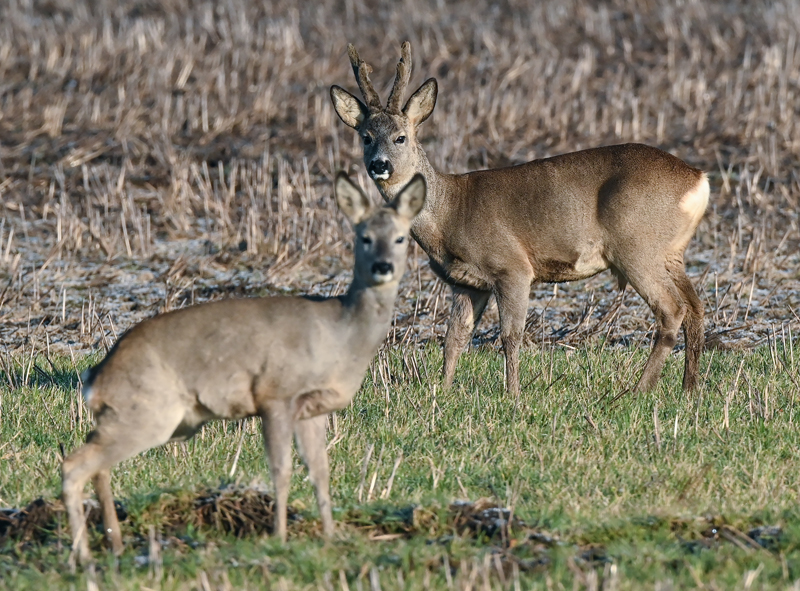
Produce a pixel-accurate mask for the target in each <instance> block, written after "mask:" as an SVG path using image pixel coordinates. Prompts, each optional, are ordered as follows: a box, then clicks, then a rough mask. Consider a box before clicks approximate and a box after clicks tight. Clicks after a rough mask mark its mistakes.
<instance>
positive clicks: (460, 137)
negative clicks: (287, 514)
mask: <svg viewBox="0 0 800 591" xmlns="http://www.w3.org/2000/svg"><path fill="white" fill-rule="evenodd" d="M799 37H800V3H798V2H797V1H796V0H780V1H775V2H769V3H752V2H748V1H746V0H724V1H720V2H706V1H703V0H684V1H681V2H677V1H676V2H658V1H655V0H612V1H609V2H603V3H595V2H588V1H586V0H557V1H556V0H553V1H543V2H536V3H531V2H528V1H527V0H505V1H503V2H488V1H481V0H471V1H466V2H450V1H446V0H440V1H437V2H433V3H429V2H422V1H420V0H403V1H402V2H395V3H374V2H366V1H364V0H341V1H339V0H321V1H320V2H302V3H300V2H297V3H295V2H289V1H288V0H271V1H264V2H259V1H255V0H247V1H242V2H233V1H228V0H223V1H220V2H202V1H198V2H194V1H190V0H162V1H152V0H9V1H7V2H3V3H2V6H0V508H4V507H19V508H21V507H25V506H27V505H28V504H29V503H30V502H31V501H33V500H34V499H36V498H38V497H44V498H45V500H46V501H48V502H53V503H55V504H54V505H52V507H50V508H51V509H53V510H54V511H55V513H53V515H56V516H57V515H59V512H58V509H59V507H58V504H57V502H56V497H57V495H58V493H59V484H58V467H59V462H60V459H61V456H62V454H63V453H64V452H65V451H69V450H71V449H72V448H73V447H74V446H75V445H77V444H78V442H79V441H80V440H81V439H82V437H83V436H84V434H85V433H86V432H87V431H88V429H89V428H90V423H91V418H90V416H89V415H88V413H87V411H86V410H85V409H84V408H83V407H82V405H81V403H80V398H79V393H78V379H77V375H78V374H77V372H78V371H79V370H80V369H81V368H82V367H84V366H85V365H87V364H89V363H90V362H91V361H93V360H97V359H99V358H100V357H101V356H102V355H103V353H104V351H105V350H107V349H108V348H109V347H110V346H111V345H112V344H113V342H114V341H115V339H116V338H117V336H118V335H119V334H121V333H122V332H123V331H124V330H126V329H127V328H129V327H130V326H131V325H133V324H134V323H136V322H138V321H140V320H142V319H144V318H147V317H149V316H152V315H153V314H155V313H157V312H160V311H164V310H169V309H174V308H177V307H181V306H185V305H189V304H192V303H197V302H203V301H209V300H215V299H220V298H224V297H241V296H248V295H270V294H276V293H297V292H304V293H318V294H325V295H327V294H335V293H338V292H340V291H341V290H342V289H343V287H344V286H345V285H347V283H348V282H349V268H350V264H351V262H350V261H351V258H350V257H351V255H350V248H349V241H350V236H351V234H350V230H349V228H348V227H347V225H346V222H344V220H343V218H342V216H341V215H339V214H338V212H336V209H335V206H334V204H333V200H332V199H331V181H332V178H333V175H334V174H335V171H336V170H338V169H346V170H348V171H349V172H350V173H351V174H352V175H353V176H354V177H356V178H358V179H359V180H360V181H361V183H362V185H363V186H365V187H368V188H369V189H370V190H371V192H372V194H373V195H375V190H374V189H373V188H371V187H370V186H369V180H368V179H367V177H366V175H365V174H364V167H363V164H362V163H361V148H360V146H359V141H358V139H357V137H356V134H355V133H353V132H352V130H350V129H347V128H345V126H344V125H343V124H341V123H340V122H339V120H338V118H337V117H336V115H335V114H334V112H333V110H332V107H331V104H330V101H329V98H328V88H329V87H330V85H331V84H339V85H342V86H344V87H346V88H349V89H351V90H354V89H355V81H354V80H353V78H352V72H351V70H350V66H349V63H348V60H347V57H346V52H345V47H346V44H347V42H353V43H355V44H356V45H357V47H358V48H359V51H360V52H361V55H362V57H364V58H365V59H366V60H367V61H368V62H370V63H371V64H372V65H373V66H374V69H375V71H374V73H373V76H372V78H373V81H374V82H375V85H376V88H377V89H378V90H379V92H383V93H384V98H385V93H386V91H387V90H388V87H389V84H390V83H391V81H392V80H393V76H394V66H395V63H396V60H397V59H398V57H399V47H400V43H401V42H402V41H404V40H407V39H408V40H410V41H411V44H412V52H413V56H414V57H413V60H414V72H413V75H412V81H411V86H412V87H416V85H418V84H420V83H422V81H423V80H425V79H426V78H427V77H429V76H435V77H437V79H438V81H439V88H440V94H439V100H438V103H437V107H436V110H435V112H434V114H433V116H432V117H431V119H430V120H429V121H427V122H426V123H425V124H424V125H423V127H422V128H421V130H422V132H421V133H422V138H423V141H424V144H425V149H426V151H427V153H428V155H429V157H430V159H431V161H432V163H433V164H434V165H435V166H436V167H438V168H439V169H440V170H444V171H448V172H459V171H466V170H470V169H475V168H484V167H489V166H502V165H506V164H513V163H518V162H523V161H526V160H529V159H532V158H539V157H546V156H550V155H554V154H558V153H563V152H567V151H571V150H576V149H580V148H586V147H590V146H599V145H607V144H614V143H622V142H628V141H639V142H644V143H648V144H651V145H655V146H658V147H660V148H662V149H665V150H667V151H669V152H671V153H673V154H675V155H677V156H679V157H681V158H683V159H685V160H686V161H687V162H689V163H690V164H692V165H693V166H697V167H700V168H702V169H704V170H705V171H707V172H708V174H709V178H710V180H711V184H712V196H711V202H710V204H709V208H708V211H707V214H706V216H705V218H704V220H703V221H702V222H701V224H700V227H699V228H698V232H697V236H696V239H695V240H693V241H692V243H691V244H690V246H689V250H688V252H687V267H688V270H689V274H690V277H691V279H692V281H693V282H694V283H695V285H696V288H697V290H698V293H699V294H700V295H701V297H702V299H703V302H704V304H705V307H706V329H707V336H708V340H709V343H710V345H711V347H710V348H709V350H708V351H706V353H705V355H704V358H703V372H704V375H705V378H704V386H703V388H702V389H701V392H700V393H699V394H698V395H692V396H686V395H684V394H681V393H679V377H680V376H679V374H680V365H681V362H682V355H681V353H680V352H679V351H678V352H677V353H676V355H675V356H673V357H672V358H671V359H670V361H669V365H668V368H667V376H666V377H665V379H664V380H662V383H661V385H660V389H659V390H658V391H656V392H654V393H652V394H648V395H639V396H634V395H632V394H631V393H629V392H628V391H627V389H628V387H629V386H630V385H631V384H632V383H634V382H635V378H636V377H637V375H638V371H639V368H641V366H642V364H643V362H644V359H645V355H646V348H645V347H646V346H647V344H648V343H649V342H650V338H651V336H652V322H653V318H652V314H651V312H650V310H649V308H648V307H647V306H646V305H645V304H644V302H642V300H641V299H640V298H639V297H638V296H636V295H635V294H632V293H631V291H630V290H628V292H627V293H626V294H625V295H624V297H623V298H621V299H620V298H618V297H617V293H616V292H615V286H616V282H615V281H613V280H612V278H611V277H610V276H609V275H608V274H600V275H598V276H597V277H594V278H592V279H590V280H587V281H583V282H577V283H573V284H565V285H560V286H558V289H557V290H555V289H554V288H553V286H550V285H537V286H534V289H533V291H532V293H531V304H532V306H531V314H530V316H529V319H528V320H529V322H528V328H529V331H528V334H527V335H526V336H527V337H528V338H527V342H526V348H525V351H524V352H523V377H522V383H523V393H522V395H521V396H520V398H519V399H518V400H517V399H515V400H509V399H508V398H507V397H505V396H504V395H503V394H502V388H501V380H502V365H501V361H502V356H501V355H500V354H499V352H498V351H497V350H496V346H497V342H496V341H497V339H496V337H497V311H496V308H495V307H492V308H490V309H489V310H488V311H487V314H486V320H485V321H484V323H483V324H482V325H481V326H480V327H479V329H478V332H477V335H476V339H475V341H474V344H475V345H476V346H477V348H475V349H474V350H473V351H472V352H470V353H469V354H468V355H467V356H466V357H465V358H464V359H463V360H462V362H461V366H460V368H459V370H458V372H457V376H456V379H457V388H456V389H455V391H454V392H452V393H449V394H443V393H442V392H441V391H440V389H439V388H438V384H439V377H438V376H439V368H440V365H441V360H440V352H439V349H438V342H439V339H440V338H441V336H442V335H443V333H444V326H445V322H446V319H447V316H448V310H449V296H448V293H447V290H446V289H445V288H444V286H443V285H442V284H441V283H440V282H438V281H437V280H436V279H435V278H434V276H433V274H432V273H431V271H430V269H429V268H428V266H427V264H426V262H425V258H424V257H423V256H422V252H421V250H420V249H418V248H417V247H415V246H413V247H412V248H410V256H411V259H412V260H411V266H410V269H409V272H408V273H407V275H406V278H405V280H404V282H403V284H402V286H401V293H400V297H399V298H398V304H397V315H396V319H395V322H394V326H393V329H392V331H391V333H390V335H389V339H388V345H387V348H386V349H385V350H384V351H382V352H381V354H380V355H379V356H378V358H377V359H376V361H375V363H374V366H373V369H372V371H371V372H370V375H369V376H368V377H367V382H366V384H365V386H364V389H363V390H362V391H361V393H360V394H359V395H358V396H357V398H356V400H355V401H354V403H353V405H352V406H351V407H350V408H348V409H347V410H346V411H344V412H343V413H340V414H339V415H338V416H337V417H336V418H335V419H333V420H332V423H331V425H330V427H331V432H330V441H331V447H330V453H331V457H332V462H333V470H334V472H333V482H332V494H333V497H334V500H335V503H336V506H337V511H336V513H335V517H336V519H337V521H338V524H339V537H338V539H337V540H336V541H334V542H332V543H329V544H324V543H323V542H321V541H320V540H319V538H318V537H317V530H318V525H317V523H316V521H315V519H316V518H315V515H316V513H315V509H314V504H313V498H312V495H311V490H310V487H309V485H308V483H307V482H305V480H304V472H303V470H302V469H300V468H299V467H298V470H297V473H296V476H295V480H294V488H293V492H292V499H293V500H294V502H295V503H296V504H295V508H296V509H297V511H298V512H299V515H300V516H301V517H302V520H296V521H294V522H292V524H291V526H290V543H289V544H288V545H287V546H286V547H282V546H281V545H280V544H277V543H275V542H273V541H271V540H268V539H266V538H264V537H263V535H262V534H260V533H247V534H246V535H243V536H242V537H241V538H237V537H236V536H235V531H237V530H236V529H235V528H234V532H231V531H228V530H226V529H225V528H223V529H222V530H220V529H219V528H217V527H214V526H213V524H212V525H208V524H206V522H207V521H208V519H207V517H208V515H207V514H203V515H205V517H203V518H202V519H201V517H198V515H200V514H201V512H200V509H198V507H199V506H200V505H202V503H199V501H198V499H197V498H196V497H197V495H201V496H202V495H205V496H206V497H208V496H209V495H212V493H211V492H208V490H207V489H211V491H217V492H218V491H219V488H220V486H221V483H222V485H225V486H228V485H232V484H236V486H234V487H233V488H231V487H228V492H227V493H225V494H226V495H228V496H227V497H226V498H228V500H229V501H230V503H229V505H226V507H228V509H226V510H229V511H230V512H231V513H230V515H234V516H235V515H239V513H237V511H238V512H241V511H244V510H245V509H246V508H247V507H250V508H249V509H248V510H252V512H255V513H258V512H259V511H261V513H258V514H263V515H266V516H268V512H269V511H268V507H266V506H262V505H263V503H262V505H259V504H258V503H259V502H262V501H263V502H266V500H268V499H267V497H266V496H263V495H262V490H263V489H264V487H265V486H266V489H267V490H268V489H269V482H268V478H267V476H266V467H265V462H264V459H263V454H262V450H261V443H260V435H259V433H258V426H257V424H256V423H255V422H253V421H246V422H244V423H242V424H241V425H240V424H233V423H231V424H222V423H220V424H215V425H209V426H207V427H206V428H205V429H204V431H203V433H202V434H201V435H199V436H198V437H196V438H195V439H194V440H192V441H191V442H189V443H187V444H181V445H171V446H168V447H166V448H163V449H161V450H155V451H151V452H148V453H146V454H144V455H142V456H141V457H140V458H135V459H132V460H130V461H128V462H126V463H124V464H123V465H122V466H121V467H120V468H119V469H118V470H117V471H116V472H115V477H114V490H115V494H116V495H117V496H118V498H120V499H121V500H122V501H123V502H124V505H125V508H126V510H127V511H128V513H129V517H128V520H127V521H126V522H125V526H124V527H125V535H126V538H127V542H128V549H127V551H126V553H125V555H124V556H123V557H122V558H121V559H120V561H119V564H118V565H115V564H114V563H113V562H112V561H111V559H110V558H108V557H107V556H104V557H103V558H102V561H101V563H100V566H99V568H98V573H97V575H96V577H95V578H94V579H92V578H87V575H85V574H71V573H70V569H69V566H68V564H67V563H68V558H69V547H68V544H67V540H68V538H67V537H66V532H64V531H60V533H59V527H58V518H54V519H56V521H55V522H50V524H51V525H53V523H55V530H54V531H52V532H50V533H47V534H46V535H40V533H37V532H39V530H38V529H35V528H34V529H33V530H31V531H28V532H27V533H26V532H21V533H20V532H16V533H14V534H13V535H12V534H11V533H8V532H9V531H10V530H0V544H1V545H0V589H6V588H7V589H24V588H31V589H40V588H45V587H52V588H64V589H71V588H75V589H82V588H95V586H99V587H100V588H107V589H114V588H131V589H134V588H140V589H198V590H201V591H207V590H209V589H242V588H251V589H256V588H268V587H269V588H275V589H293V588H309V589H331V588H333V589H377V588H381V589H392V588H403V587H409V588H455V589H484V588H491V589H495V588H512V589H514V588H543V589H548V590H549V589H561V588H565V589H569V588H576V587H577V588H587V589H600V588H603V589H638V588H642V587H644V588H658V589H671V588H674V589H680V588H691V587H697V588H705V589H725V588H743V589H759V588H764V589H767V588H778V589H786V588H792V586H794V588H800V584H797V583H795V581H797V580H800V556H799V555H798V547H799V546H800V509H798V477H797V475H798V474H800V470H798V454H797V449H798V435H797V430H796V429H795V427H794V419H795V412H796V410H795V401H796V399H797V396H798V380H800V377H798V374H797V366H796V361H795V351H794V350H795V349H796V347H797V342H796V339H795V338H794V335H796V334H798V331H800V316H798V313H797V308H798V302H799V301H800V274H798V271H797V269H798V266H799V265H800V248H798V247H800V223H798V214H797V212H798V204H800V176H798V173H797V163H798V162H799V161H800V129H799V128H798V121H800V43H798V38H799ZM798 363H800V360H798ZM62 446H63V448H62ZM392 474H394V477H393V478H392ZM237 483H238V484H237ZM390 483H391V484H390ZM251 484H252V485H253V486H252V487H251V486H250V485H251ZM237 487H238V488H237ZM248 487H249V488H248ZM214 494H216V493H214ZM248 495H249V496H248ZM212 496H213V495H212ZM248 499H249V500H248ZM459 499H461V500H464V501H467V500H468V501H470V502H472V503H473V505H458V506H455V507H454V506H451V505H452V503H454V502H455V501H456V500H459ZM226 502H227V501H226ZM248 502H251V505H252V506H249V505H247V503H248ZM198 503H199V504H198ZM493 505H496V506H497V507H500V508H501V509H508V510H510V511H512V512H513V514H511V515H507V514H505V513H502V512H501V513H500V514H499V515H501V516H505V518H511V520H510V523H511V525H510V528H503V527H499V529H498V528H497V527H495V526H496V525H498V523H497V521H496V519H494V517H492V516H493V515H495V514H494V513H492V512H491V511H490V512H489V513H486V514H484V513H483V512H482V510H483V509H486V508H487V507H490V506H493ZM203 506H204V507H206V506H207V505H203ZM48 507H49V506H48ZM48 510H49V509H48ZM248 515H249V514H248ZM515 520H517V521H515ZM519 520H522V521H519ZM211 521H214V520H213V519H211ZM245 522H246V523H250V524H251V525H252V524H253V523H256V522H257V523H260V524H262V526H266V525H268V519H261V520H255V521H254V520H249V521H248V520H245ZM523 522H524V523H523ZM3 523H4V522H3V521H2V520H0V528H2V527H3V525H2V524H3ZM220 523H221V522H220ZM479 526H480V527H479ZM481 528H482V529H481ZM486 528H489V530H487V529H486ZM770 528H772V529H770ZM62 529H63V528H62ZM492 529H498V531H497V532H495V535H489V534H490V533H492V532H491V530H492ZM3 531H5V532H6V533H2V532H3ZM31 536H32V537H33V539H32V540H31V539H28V538H30V537H31ZM95 548H96V550H99V549H100V539H99V535H97V536H96V539H95ZM99 554H102V552H99Z"/></svg>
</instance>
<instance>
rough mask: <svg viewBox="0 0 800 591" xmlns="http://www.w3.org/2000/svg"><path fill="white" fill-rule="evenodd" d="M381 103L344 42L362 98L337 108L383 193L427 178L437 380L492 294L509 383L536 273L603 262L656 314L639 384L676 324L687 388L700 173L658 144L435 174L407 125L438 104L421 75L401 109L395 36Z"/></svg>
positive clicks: (698, 323)
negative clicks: (445, 292) (436, 292)
mask: <svg viewBox="0 0 800 591" xmlns="http://www.w3.org/2000/svg"><path fill="white" fill-rule="evenodd" d="M401 51H402V57H401V59H400V62H399V63H398V64H397V75H396V77H395V82H394V86H393V87H392V90H391V93H390V94H389V99H388V101H387V103H386V106H385V107H384V106H383V105H382V104H381V99H380V97H379V96H378V93H377V92H376V91H375V89H374V88H373V86H372V83H371V81H370V78H369V74H370V72H371V71H372V68H371V67H370V66H369V65H367V64H366V63H365V62H364V61H363V60H362V59H360V58H359V55H358V53H357V52H356V50H355V48H354V47H353V46H352V45H349V46H348V53H349V57H350V62H351V64H352V67H353V72H354V73H355V77H356V81H357V83H358V86H359V89H360V90H361V94H362V96H363V98H364V102H361V100H359V99H358V98H356V97H355V96H354V95H352V94H350V93H349V92H347V91H346V90H344V89H343V88H340V87H339V86H335V85H334V86H332V87H331V99H332V101H333V105H334V108H335V110H336V113H337V114H338V115H339V117H340V118H341V120H342V121H344V123H345V124H346V125H348V126H349V127H352V128H353V129H355V130H356V131H358V133H359V135H360V136H361V138H362V141H363V148H364V164H365V165H366V167H367V171H368V173H369V174H370V176H371V177H372V179H373V180H374V181H375V183H376V184H377V186H378V189H379V190H380V192H381V194H382V195H383V197H384V198H385V199H388V200H391V199H392V198H393V197H394V196H395V195H396V194H397V192H398V191H399V190H400V187H402V186H403V183H405V182H407V181H408V179H410V178H411V177H412V176H413V175H415V174H422V175H423V176H424V177H425V180H426V181H427V182H428V198H427V200H426V202H425V207H424V209H423V210H422V212H421V213H420V215H419V216H418V217H417V218H416V220H415V221H414V223H413V224H412V226H411V234H412V236H413V237H414V239H415V240H416V241H417V242H418V243H419V244H420V246H422V248H423V249H424V250H425V252H426V253H427V254H428V256H429V257H430V262H431V267H432V268H433V270H434V272H435V273H436V274H437V275H438V276H439V277H440V278H441V279H442V280H444V281H445V282H447V283H448V284H450V285H451V286H452V289H453V306H452V311H451V314H450V319H449V323H448V326H447V333H446V335H445V340H444V385H445V387H450V386H451V385H452V382H453V375H454V372H455V368H456V363H457V361H458V358H459V356H460V355H461V353H462V351H463V350H464V348H465V346H466V345H467V343H468V342H469V340H470V338H471V335H472V332H473V330H474V327H475V324H476V323H477V322H478V321H479V320H480V318H481V315H482V314H483V311H484V309H485V307H486V304H487V302H488V301H489V298H490V296H491V295H492V294H494V295H495V298H496V300H497V307H498V311H499V313H500V338H501V342H502V345H503V348H504V351H505V356H506V386H507V389H508V390H509V391H510V392H512V393H515V394H518V393H519V346H520V343H521V341H522V336H523V332H524V329H525V318H526V315H527V308H528V298H529V296H530V288H531V285H532V284H533V283H534V282H540V281H545V282H563V281H576V280H578V279H584V278H587V277H591V276H592V275H595V274H597V273H599V272H601V271H603V270H605V269H610V270H611V272H612V273H614V275H615V276H616V277H617V279H618V281H619V285H620V288H621V289H624V288H625V286H626V284H627V283H630V284H631V285H632V286H633V287H634V289H635V290H636V291H637V292H638V293H639V294H640V295H641V296H642V297H643V298H644V300H645V301H646V302H647V304H648V305H649V306H650V308H651V309H652V310H653V312H654V313H655V317H656V336H655V343H654V345H653V349H652V351H651V353H650V357H649V358H648V360H647V363H646V365H645V367H644V371H643V373H642V375H641V378H640V379H639V381H638V383H637V389H638V390H647V389H650V388H653V387H654V386H655V385H656V384H657V382H658V380H659V377H660V375H661V370H662V368H663V365H664V361H665V360H666V357H667V355H668V354H669V352H670V351H672V349H673V347H674V346H675V343H676V340H677V335H678V330H679V328H680V327H681V324H683V329H684V335H685V339H686V363H685V369H684V374H683V387H684V389H687V390H690V389H692V388H694V387H695V386H696V384H697V375H698V363H699V358H700V353H701V351H702V350H703V344H704V332H703V312H704V310H703V305H702V303H701V302H700V299H699V298H698V296H697V294H696V292H695V290H694V287H693V286H692V284H691V282H690V281H689V279H688V277H687V276H686V270H685V265H684V260H683V255H684V251H685V249H686V246H687V244H688V243H689V240H690V239H691V238H692V236H693V235H694V232H695V229H696V228H697V225H698V224H699V223H700V219H701V218H702V217H703V213H704V212H705V209H706V205H707V204H708V197H709V185H708V180H707V178H706V175H705V174H704V173H703V172H702V171H700V170H697V169H696V168H692V167H691V166H689V165H688V164H686V163H685V162H683V161H681V160H679V159H678V158H676V157H674V156H672V155H670V154H668V153H666V152H663V151H661V150H658V149H656V148H652V147H648V146H644V145H640V144H625V145H618V146H608V147H603V148H595V149H591V150H583V151H580V152H574V153H571V154H563V155H560V156H555V157H553V158H546V159H543V160H534V161H532V162H528V163H525V164H520V165H517V166H510V167H507V168H498V169H493V170H480V171H475V172H469V173H466V174H445V173H441V172H438V171H436V170H434V168H433V167H432V166H431V164H430V162H429V161H428V158H427V156H426V155H425V152H424V151H423V149H422V146H421V145H420V143H419V141H418V140H417V128H418V127H419V125H420V124H421V123H422V122H423V121H425V120H426V119H427V118H428V117H430V115H431V113H432V112H433V108H434V106H435V104H436V96H437V84H436V80H435V79H434V78H430V79H428V80H427V81H426V82H425V83H423V84H422V86H420V87H419V89H417V90H416V91H415V92H414V94H412V95H411V97H410V98H409V99H408V102H406V103H405V105H403V102H402V101H403V95H404V93H405V89H406V86H407V85H408V82H409V78H410V76H411V50H410V45H409V44H408V42H406V43H404V44H403V46H402V50H401Z"/></svg>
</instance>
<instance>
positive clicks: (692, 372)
mask: <svg viewBox="0 0 800 591" xmlns="http://www.w3.org/2000/svg"><path fill="white" fill-rule="evenodd" d="M667 270H668V272H669V274H670V277H672V281H673V282H674V283H675V286H676V287H677V288H678V291H679V292H680V294H681V296H682V297H683V301H684V303H685V304H686V316H685V318H684V320H683V337H684V340H685V341H686V362H685V365H684V370H683V389H684V390H687V391H688V390H694V389H695V388H696V387H697V379H698V374H699V371H700V355H701V354H702V352H703V347H704V346H705V329H704V328H703V316H704V314H705V310H704V308H703V302H702V301H700V298H699V297H698V296H697V292H696V291H695V289H694V286H693V285H692V282H691V281H690V280H689V278H688V277H687V276H686V270H685V269H684V266H683V261H680V262H679V263H677V264H676V265H674V266H673V267H672V268H670V267H668V268H667Z"/></svg>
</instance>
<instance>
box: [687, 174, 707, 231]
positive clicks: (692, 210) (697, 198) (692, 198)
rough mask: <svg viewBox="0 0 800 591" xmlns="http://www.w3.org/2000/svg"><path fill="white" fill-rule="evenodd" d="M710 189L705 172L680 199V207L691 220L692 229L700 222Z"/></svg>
mask: <svg viewBox="0 0 800 591" xmlns="http://www.w3.org/2000/svg"><path fill="white" fill-rule="evenodd" d="M709 193H710V189H709V186H708V177H707V176H706V174H705V173H703V176H701V177H700V182H699V183H698V184H697V187H695V189H694V190H692V191H689V192H688V193H686V195H684V196H683V198H682V199H681V209H682V210H683V212H684V213H685V214H687V215H688V216H689V219H691V220H692V231H694V228H695V227H697V224H699V223H700V218H702V217H703V214H704V213H705V212H706V207H707V206H708V197H709Z"/></svg>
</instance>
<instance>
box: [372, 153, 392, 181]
mask: <svg viewBox="0 0 800 591" xmlns="http://www.w3.org/2000/svg"><path fill="white" fill-rule="evenodd" d="M393 172H394V167H393V166H392V163H391V162H389V161H388V160H382V159H379V158H376V159H375V160H373V161H372V162H370V163H369V173H370V175H372V178H375V179H388V178H389V177H390V176H391V175H392V173H393Z"/></svg>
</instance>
